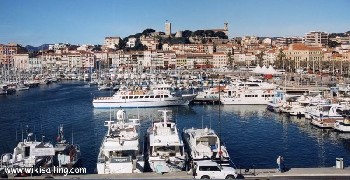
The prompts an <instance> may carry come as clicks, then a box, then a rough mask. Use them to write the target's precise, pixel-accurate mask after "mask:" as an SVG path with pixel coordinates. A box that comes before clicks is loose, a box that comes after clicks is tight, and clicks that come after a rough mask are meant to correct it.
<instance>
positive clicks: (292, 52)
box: [283, 43, 323, 69]
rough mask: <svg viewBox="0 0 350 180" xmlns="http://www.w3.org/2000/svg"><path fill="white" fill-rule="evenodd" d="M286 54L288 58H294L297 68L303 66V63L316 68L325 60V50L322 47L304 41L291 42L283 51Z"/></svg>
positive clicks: (307, 66)
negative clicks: (309, 44) (306, 43)
mask: <svg viewBox="0 0 350 180" xmlns="http://www.w3.org/2000/svg"><path fill="white" fill-rule="evenodd" d="M283 52H284V53H285V54H286V59H289V60H293V61H294V62H295V63H294V64H292V65H291V66H294V68H295V69H299V68H303V67H304V66H301V65H302V63H305V64H306V68H307V69H309V68H312V69H315V65H317V64H319V63H320V61H322V60H323V52H322V49H321V48H320V47H314V46H307V45H305V44H302V43H297V44H290V45H289V46H288V48H286V49H285V50H284V51H283Z"/></svg>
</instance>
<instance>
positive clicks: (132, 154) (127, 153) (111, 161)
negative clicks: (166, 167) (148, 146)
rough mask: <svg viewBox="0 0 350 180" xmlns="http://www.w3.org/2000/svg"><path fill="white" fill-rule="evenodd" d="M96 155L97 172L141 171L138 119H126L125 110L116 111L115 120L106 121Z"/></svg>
mask: <svg viewBox="0 0 350 180" xmlns="http://www.w3.org/2000/svg"><path fill="white" fill-rule="evenodd" d="M105 126H106V127H107V133H106V135H105V136H104V138H103V140H102V143H101V146H100V150H99V154H98V157H97V173H98V174H119V173H139V172H143V169H144V160H143V156H142V153H141V150H140V149H141V147H140V143H139V140H140V139H139V126H140V120H139V119H127V117H126V113H125V110H122V109H120V110H118V111H117V121H116V122H114V121H112V120H111V119H110V120H109V121H106V124H105Z"/></svg>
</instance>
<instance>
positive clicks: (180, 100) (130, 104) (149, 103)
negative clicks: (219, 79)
mask: <svg viewBox="0 0 350 180" xmlns="http://www.w3.org/2000/svg"><path fill="white" fill-rule="evenodd" d="M193 98H194V96H186V97H174V98H159V99H142V101H141V100H138V99H127V100H124V101H121V100H114V99H94V100H93V102H92V104H93V106H94V108H120V107H121V108H136V107H166V106H181V105H188V104H189V103H190V102H191V101H192V100H193Z"/></svg>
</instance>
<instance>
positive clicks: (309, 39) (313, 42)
mask: <svg viewBox="0 0 350 180" xmlns="http://www.w3.org/2000/svg"><path fill="white" fill-rule="evenodd" d="M304 43H305V44H306V45H308V46H319V47H321V46H327V45H328V33H326V32H322V31H310V32H308V33H306V34H305V36H304Z"/></svg>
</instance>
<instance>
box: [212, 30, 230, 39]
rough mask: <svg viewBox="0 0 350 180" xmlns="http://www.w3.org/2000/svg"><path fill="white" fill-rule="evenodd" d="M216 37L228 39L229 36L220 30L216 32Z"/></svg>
mask: <svg viewBox="0 0 350 180" xmlns="http://www.w3.org/2000/svg"><path fill="white" fill-rule="evenodd" d="M214 37H218V38H220V39H228V37H227V36H226V34H225V33H224V32H222V31H218V32H216V33H215V34H214Z"/></svg>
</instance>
